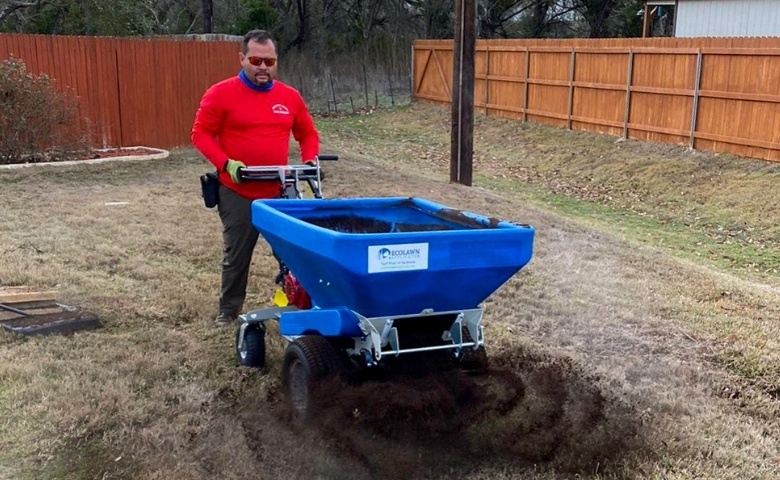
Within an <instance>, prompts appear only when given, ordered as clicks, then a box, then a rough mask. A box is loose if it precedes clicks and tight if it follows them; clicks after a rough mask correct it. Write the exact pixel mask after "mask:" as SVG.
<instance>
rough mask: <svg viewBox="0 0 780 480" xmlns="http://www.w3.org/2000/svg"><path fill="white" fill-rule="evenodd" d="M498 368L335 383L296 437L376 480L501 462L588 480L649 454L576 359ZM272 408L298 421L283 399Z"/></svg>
mask: <svg viewBox="0 0 780 480" xmlns="http://www.w3.org/2000/svg"><path fill="white" fill-rule="evenodd" d="M418 361H419V359H418ZM491 361H492V363H493V366H492V367H491V368H490V370H489V372H488V373H487V374H482V375H468V374H465V373H464V372H462V371H459V370H457V369H450V370H443V371H429V372H424V369H418V371H417V374H411V373H409V371H408V370H406V371H405V372H404V373H403V374H401V375H393V376H391V377H390V378H383V379H381V380H369V381H365V382H363V383H361V384H360V385H358V386H349V385H346V384H345V383H343V382H342V381H339V380H336V379H329V380H327V381H324V382H322V383H321V384H320V385H319V386H318V387H317V388H318V391H317V395H316V397H317V398H320V399H323V401H322V402H321V404H320V405H319V406H318V415H317V417H316V419H315V420H314V421H312V422H310V423H309V424H307V425H299V426H298V428H299V429H300V430H301V433H302V434H303V435H302V436H303V437H306V436H307V435H308V436H309V440H313V439H315V438H316V439H317V441H321V440H325V441H327V442H328V443H329V445H330V447H331V448H335V449H336V450H337V451H338V452H339V453H340V454H341V455H343V456H344V457H347V458H351V459H352V461H355V462H357V463H359V464H361V465H363V466H364V468H365V469H366V470H367V471H368V472H369V473H370V475H371V476H372V477H373V478H431V477H434V478H436V477H447V475H448V473H452V472H453V471H455V470H457V471H460V472H464V471H469V470H479V469H480V468H484V467H486V466H490V465H493V464H497V463H500V464H505V465H509V466H514V467H516V468H522V469H525V468H529V467H531V466H533V465H540V464H545V465H548V466H549V467H551V468H553V469H555V470H556V471H561V472H567V473H569V474H586V473H594V472H598V471H605V470H608V469H610V468H611V466H612V465H613V464H615V463H616V462H619V460H620V459H621V458H622V457H623V456H624V455H626V454H627V453H628V452H636V451H639V450H641V449H642V448H643V440H642V438H643V435H642V434H641V426H640V422H639V421H638V416H637V415H635V413H634V410H633V408H632V407H631V406H630V405H627V404H625V403H622V402H621V401H619V400H618V399H617V397H616V396H615V395H613V394H612V393H610V392H608V391H604V390H602V388H601V386H600V382H599V379H597V378H594V377H592V376H588V375H587V374H585V373H584V372H583V371H582V370H581V369H580V368H579V367H578V366H577V365H575V364H574V363H573V362H572V361H571V360H569V359H567V358H563V357H552V356H549V355H540V354H532V353H529V352H524V351H522V350H516V351H511V352H504V353H503V354H501V355H497V356H494V357H492V358H491ZM418 365H419V363H418ZM269 400H270V403H271V404H272V405H273V406H274V409H275V411H276V412H277V415H278V416H279V417H280V418H282V419H285V420H286V421H290V419H291V414H290V411H289V410H288V409H287V407H286V405H287V402H286V401H285V399H284V395H283V394H282V392H281V391H278V390H277V391H275V392H274V393H273V394H272V395H271V398H270V399H269ZM293 423H294V422H293Z"/></svg>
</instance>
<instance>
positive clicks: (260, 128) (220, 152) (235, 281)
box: [192, 30, 319, 326]
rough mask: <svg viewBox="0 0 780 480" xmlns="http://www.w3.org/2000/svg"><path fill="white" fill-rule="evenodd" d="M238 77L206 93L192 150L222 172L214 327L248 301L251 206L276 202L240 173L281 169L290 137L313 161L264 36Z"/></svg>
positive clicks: (314, 138)
mask: <svg viewBox="0 0 780 480" xmlns="http://www.w3.org/2000/svg"><path fill="white" fill-rule="evenodd" d="M238 58H239V61H240V62H241V71H240V72H239V74H238V76H236V77H233V78H229V79H227V80H223V81H221V82H219V83H217V84H215V85H213V86H211V87H210V88H209V89H208V90H207V91H206V93H205V94H204V95H203V98H202V99H201V102H200V108H199V109H198V112H197V114H196V115H195V123H194V125H193V127H192V143H193V145H195V147H196V148H197V149H198V150H199V151H200V152H201V153H202V154H203V156H205V157H206V159H208V161H209V162H211V163H212V164H214V166H215V167H216V168H217V170H218V171H219V181H220V186H219V205H218V209H219V217H220V219H221V220H222V226H223V229H222V237H223V241H224V256H223V260H222V290H221V292H220V299H219V313H218V315H217V319H216V324H217V325H219V326H225V325H230V324H231V323H233V322H234V321H235V320H236V318H237V316H238V314H239V313H240V311H241V309H242V307H243V304H244V299H245V298H246V288H247V280H248V277H249V265H250V263H251V261H252V252H253V251H254V248H255V244H256V243H257V238H258V232H257V230H255V228H254V227H253V226H252V220H251V204H252V201H253V200H255V199H259V198H274V197H278V196H279V194H280V186H279V185H278V184H274V183H272V182H263V181H248V182H243V183H242V182H241V178H240V176H239V168H243V167H245V166H262V165H286V164H287V156H288V150H289V144H290V133H292V134H293V136H294V138H295V140H296V141H297V142H298V144H299V145H300V150H301V160H303V162H304V163H305V162H308V161H314V159H315V156H316V155H317V152H318V151H319V134H318V133H317V130H316V128H315V126H314V122H313V121H312V119H311V115H310V114H309V110H308V108H307V106H306V103H305V102H304V100H303V98H302V97H301V95H300V94H299V93H298V92H297V91H296V90H295V89H293V88H292V87H289V86H288V85H285V84H283V83H282V82H280V81H278V80H276V60H277V57H276V45H275V43H274V41H273V39H272V38H271V36H270V35H269V34H268V32H265V31H263V30H252V31H251V32H249V33H247V34H246V35H245V36H244V40H243V44H242V49H241V52H240V53H239V55H238Z"/></svg>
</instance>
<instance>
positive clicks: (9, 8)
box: [0, 0, 41, 22]
mask: <svg viewBox="0 0 780 480" xmlns="http://www.w3.org/2000/svg"><path fill="white" fill-rule="evenodd" d="M39 3H41V0H34V1H31V2H21V1H16V2H9V3H8V5H6V6H5V7H2V8H1V9H0V22H2V21H3V20H5V18H6V17H8V16H9V15H11V14H12V13H14V12H15V11H17V10H20V9H22V8H29V7H35V6H37V5H38V4H39Z"/></svg>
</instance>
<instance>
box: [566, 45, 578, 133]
mask: <svg viewBox="0 0 780 480" xmlns="http://www.w3.org/2000/svg"><path fill="white" fill-rule="evenodd" d="M576 56H577V50H576V47H572V48H571V61H570V62H569V111H568V112H566V128H568V129H569V130H571V111H572V109H573V108H574V59H575V58H576Z"/></svg>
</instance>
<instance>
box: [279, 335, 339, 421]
mask: <svg viewBox="0 0 780 480" xmlns="http://www.w3.org/2000/svg"><path fill="white" fill-rule="evenodd" d="M343 369H344V365H343V363H342V361H341V357H340V356H339V352H338V351H337V350H336V349H335V348H334V347H333V345H331V344H330V342H328V340H327V339H326V338H325V337H320V336H317V335H306V336H303V337H299V338H297V339H295V340H294V341H293V342H291V343H290V344H289V345H288V346H287V350H286V351H285V352H284V361H283V363H282V386H283V387H284V389H285V391H286V392H287V395H288V398H289V400H290V404H291V406H292V409H293V413H294V414H295V415H296V417H298V418H299V419H303V420H308V419H310V418H311V416H312V413H313V411H314V410H315V408H314V398H315V397H314V395H313V388H314V386H315V385H316V383H317V381H319V380H321V379H323V378H325V377H327V376H331V375H339V374H341V373H342V372H343Z"/></svg>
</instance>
